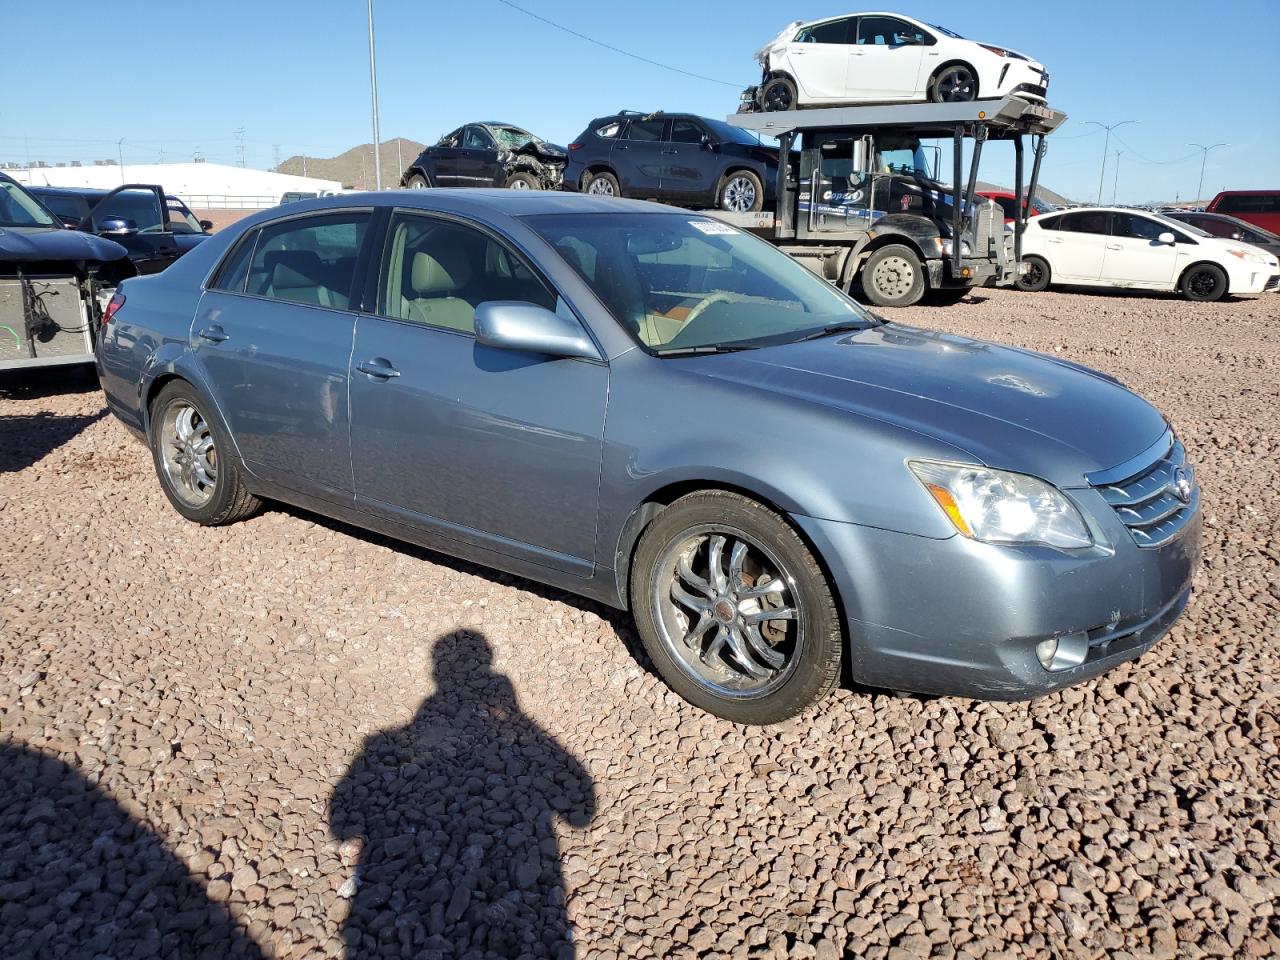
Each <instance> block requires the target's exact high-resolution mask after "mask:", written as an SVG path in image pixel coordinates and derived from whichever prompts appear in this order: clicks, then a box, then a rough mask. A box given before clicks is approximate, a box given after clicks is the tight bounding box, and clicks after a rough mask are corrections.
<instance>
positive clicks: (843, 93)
mask: <svg viewBox="0 0 1280 960" xmlns="http://www.w3.org/2000/svg"><path fill="white" fill-rule="evenodd" d="M857 27H858V18H857V17H844V18H842V19H840V20H828V21H826V22H825V23H819V24H815V25H814V26H812V27H806V28H805V29H803V30H801V31H800V32H799V34H797V35H796V39H795V40H793V41H792V42H791V43H789V44H787V59H788V60H789V61H790V63H791V65H792V68H793V69H794V70H795V74H796V78H795V79H796V83H798V84H799V86H800V91H801V93H802V94H803V95H804V97H805V99H807V100H852V99H857V98H858V97H859V96H860V94H859V93H858V91H857V90H853V89H850V88H849V85H848V77H849V61H850V59H851V58H852V56H853V43H854V40H855V38H856V36H857V34H856V31H857Z"/></svg>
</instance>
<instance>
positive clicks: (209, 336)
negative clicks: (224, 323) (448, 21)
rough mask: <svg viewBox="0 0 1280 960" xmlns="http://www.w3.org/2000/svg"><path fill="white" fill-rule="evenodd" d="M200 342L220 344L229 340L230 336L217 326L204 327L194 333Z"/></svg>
mask: <svg viewBox="0 0 1280 960" xmlns="http://www.w3.org/2000/svg"><path fill="white" fill-rule="evenodd" d="M196 336H197V337H199V338H200V339H201V340H208V341H209V342H210V343H222V342H223V341H224V340H230V339H231V334H229V333H227V332H226V331H225V330H223V329H222V327H220V326H218V324H216V323H215V324H214V325H213V326H211V327H205V328H204V329H203V330H200V331H198V332H197V333H196Z"/></svg>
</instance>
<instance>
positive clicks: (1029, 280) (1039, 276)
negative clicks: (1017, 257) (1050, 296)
mask: <svg viewBox="0 0 1280 960" xmlns="http://www.w3.org/2000/svg"><path fill="white" fill-rule="evenodd" d="M1022 262H1023V263H1025V264H1026V265H1027V272H1026V273H1023V274H1020V275H1019V276H1018V280H1017V287H1018V289H1019V290H1028V291H1031V292H1032V293H1038V292H1040V291H1041V290H1044V289H1046V288H1047V287H1048V286H1049V264H1048V262H1047V261H1046V260H1045V259H1044V258H1043V257H1024V258H1023V260H1022Z"/></svg>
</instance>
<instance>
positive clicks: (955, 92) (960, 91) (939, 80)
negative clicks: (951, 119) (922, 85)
mask: <svg viewBox="0 0 1280 960" xmlns="http://www.w3.org/2000/svg"><path fill="white" fill-rule="evenodd" d="M929 99H930V100H932V101H933V102H934V103H967V102H969V101H970V100H977V99H978V75H977V74H976V73H974V71H973V67H971V66H969V65H968V64H965V63H953V64H952V65H951V66H949V67H946V68H945V69H943V70H940V71H938V75H937V76H936V77H934V78H933V80H932V81H931V82H930V84H929Z"/></svg>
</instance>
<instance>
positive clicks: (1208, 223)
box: [1188, 217, 1240, 240]
mask: <svg viewBox="0 0 1280 960" xmlns="http://www.w3.org/2000/svg"><path fill="white" fill-rule="evenodd" d="M1188 222H1189V223H1190V224H1191V225H1192V226H1193V227H1199V228H1200V229H1201V230H1203V231H1204V232H1205V233H1207V234H1209V235H1211V236H1214V237H1226V238H1227V239H1228V240H1230V239H1232V238H1233V237H1234V236H1235V235H1236V234H1237V233H1239V232H1240V228H1239V227H1237V226H1236V225H1235V224H1234V223H1232V222H1230V221H1229V220H1216V219H1213V218H1210V217H1196V218H1195V219H1193V220H1189V221H1188Z"/></svg>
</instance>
